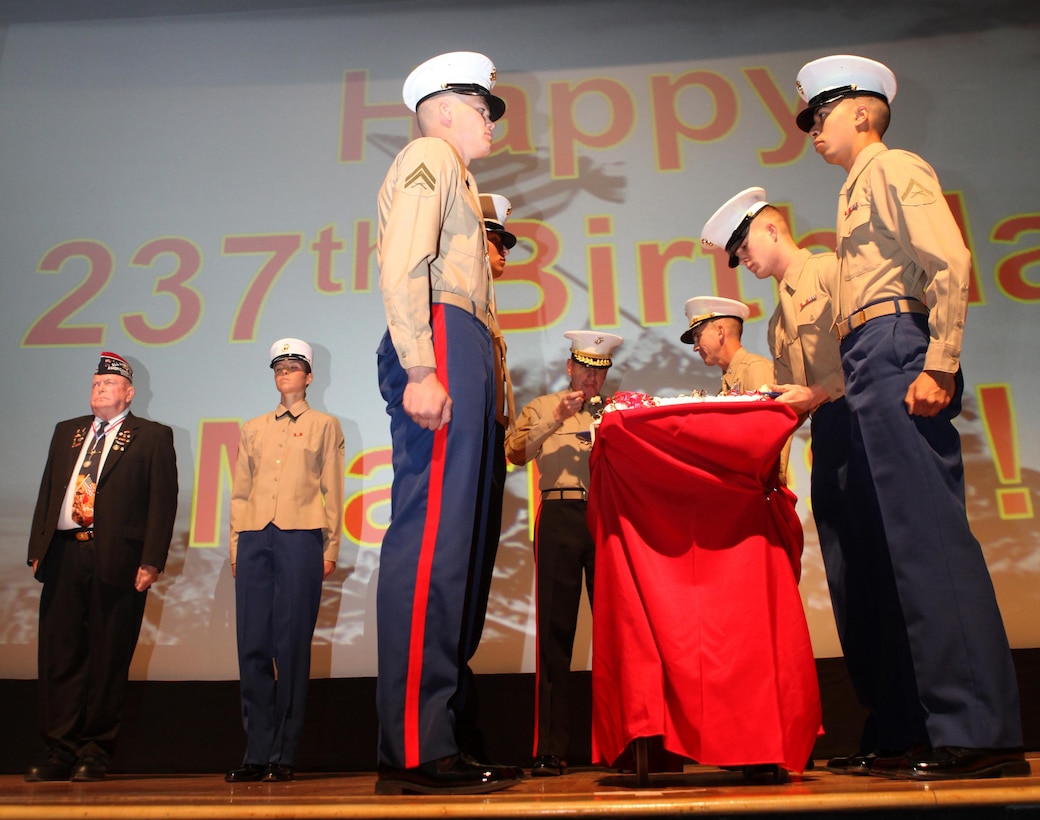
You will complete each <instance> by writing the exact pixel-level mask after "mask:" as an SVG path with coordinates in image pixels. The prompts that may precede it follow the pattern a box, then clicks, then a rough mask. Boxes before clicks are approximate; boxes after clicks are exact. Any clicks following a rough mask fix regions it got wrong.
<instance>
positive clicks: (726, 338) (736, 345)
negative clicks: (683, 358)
mask: <svg viewBox="0 0 1040 820" xmlns="http://www.w3.org/2000/svg"><path fill="white" fill-rule="evenodd" d="M685 310H686V318H687V319H688V320H689V322H690V326H689V327H688V328H687V329H686V331H685V332H684V333H683V335H682V336H681V337H680V338H681V340H682V341H683V342H684V343H685V344H688V345H693V349H694V351H695V352H697V353H699V354H700V356H701V359H703V360H704V363H705V364H706V365H708V366H709V367H718V368H720V369H721V370H722V389H721V390H720V391H719V395H723V394H725V393H729V392H730V391H731V390H738V391H742V392H751V391H753V390H758V388H760V387H762V386H763V385H770V384H772V383H773V382H774V381H775V379H774V378H773V363H772V362H771V361H770V360H769V359H766V358H764V357H762V356H759V355H758V354H757V353H751V352H749V351H748V350H746V349H745V348H744V346H743V345H742V344H741V342H740V336H741V333H742V332H743V329H744V320H745V319H746V318H747V317H748V316H749V315H750V314H751V311H750V310H749V309H748V306H747V305H745V304H743V303H742V302H738V301H736V300H735V299H726V298H725V297H722V296H694V297H693V298H691V299H687V300H686V305H685Z"/></svg>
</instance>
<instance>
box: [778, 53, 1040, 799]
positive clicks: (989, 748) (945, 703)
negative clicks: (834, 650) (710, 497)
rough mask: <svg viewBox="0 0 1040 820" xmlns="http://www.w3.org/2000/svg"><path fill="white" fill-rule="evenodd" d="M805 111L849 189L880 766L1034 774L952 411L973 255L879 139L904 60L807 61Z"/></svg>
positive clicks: (858, 577)
mask: <svg viewBox="0 0 1040 820" xmlns="http://www.w3.org/2000/svg"><path fill="white" fill-rule="evenodd" d="M798 88H799V93H800V94H801V96H802V98H803V99H804V100H805V101H806V102H807V107H806V108H805V109H804V110H803V111H802V112H801V113H800V114H799V115H798V117H797V121H798V125H799V126H800V127H801V128H802V130H804V131H806V132H807V133H809V135H810V137H811V139H812V141H813V147H814V148H815V150H816V152H817V153H818V154H819V155H820V156H822V157H823V158H824V159H825V160H826V161H827V162H829V163H831V164H833V165H838V166H840V167H842V168H844V169H845V171H846V173H847V175H848V176H847V177H846V180H845V183H844V184H843V185H842V188H841V191H840V193H839V197H838V213H837V255H838V261H839V275H838V293H837V299H836V304H837V308H838V314H839V315H838V316H837V317H836V318H837V320H838V321H837V325H836V328H837V332H838V335H839V337H840V339H841V357H842V366H843V369H844V371H845V392H846V398H847V401H848V406H849V414H850V422H851V425H850V430H851V437H852V440H851V445H850V457H849V482H850V489H851V490H852V491H854V492H857V493H858V494H859V501H860V502H861V507H862V508H863V509H864V510H866V511H867V514H869V515H870V516H871V517H872V519H873V520H874V521H875V522H876V523H877V530H876V533H877V534H878V537H875V538H874V539H873V550H871V551H870V553H869V554H867V555H863V556H860V557H859V565H858V566H857V567H852V566H850V567H849V572H848V573H847V575H846V578H845V579H844V582H845V583H844V589H843V590H842V592H843V593H844V594H845V595H846V597H847V599H848V601H849V604H850V606H853V605H854V606H856V608H857V609H856V611H855V612H852V611H851V610H850V613H849V614H850V617H855V618H858V619H861V620H862V621H863V622H865V623H867V624H868V625H869V627H870V630H871V631H872V633H873V643H872V644H870V645H868V646H864V647H860V648H858V649H857V648H855V647H849V648H847V649H846V653H847V654H852V652H853V651H860V652H862V653H863V655H864V657H862V658H860V659H859V662H861V663H862V664H863V665H864V666H865V667H868V668H869V667H873V668H875V669H876V671H877V703H875V704H872V705H869V706H870V708H872V709H873V710H874V715H875V717H876V724H877V737H876V742H877V745H876V747H875V748H874V749H865V750H861V751H865V752H869V751H877V752H878V753H879V754H880V755H881V756H879V757H878V758H876V759H874V760H873V761H872V762H870V763H869V766H870V772H871V773H872V774H879V775H883V776H887V777H897V778H905V779H912V780H929V779H951V778H964V777H994V776H1000V775H1021V774H1028V773H1029V763H1028V762H1027V761H1025V760H1024V759H1023V756H1022V752H1021V745H1022V730H1021V722H1020V717H1019V700H1018V688H1017V684H1016V680H1015V669H1014V666H1013V664H1012V660H1011V653H1010V650H1009V647H1008V642H1007V636H1006V634H1005V632H1004V626H1003V622H1002V621H1001V617H1000V610H999V608H998V607H997V601H996V596H995V594H994V591H993V585H992V582H991V581H990V577H989V573H988V570H987V567H986V561H985V558H984V556H983V554H982V549H981V547H980V546H979V543H978V541H977V540H976V539H975V536H974V535H973V534H972V532H971V529H970V527H969V524H968V519H967V515H966V511H965V494H964V470H963V464H962V461H961V450H960V437H959V435H958V433H957V430H956V428H955V427H954V426H953V423H952V420H953V418H954V417H955V416H956V415H957V414H958V413H959V411H960V399H961V393H962V391H963V387H964V382H963V378H962V376H961V372H960V352H961V337H962V333H963V329H964V319H965V315H966V311H967V301H968V276H969V271H970V265H971V258H970V254H969V252H968V250H967V248H966V247H965V245H964V240H963V238H962V236H961V234H960V231H959V229H958V227H957V224H956V222H955V221H954V218H953V215H952V213H951V212H950V209H949V206H948V205H947V203H946V201H945V198H944V197H943V192H942V188H941V186H940V185H939V181H938V179H937V178H936V175H935V172H934V171H933V170H932V168H931V167H930V166H929V165H928V164H927V163H926V162H925V161H924V160H923V159H921V158H920V157H919V156H917V155H915V154H912V153H910V152H908V151H899V150H889V149H888V148H887V147H886V146H885V145H884V143H883V142H882V141H881V140H882V137H883V135H884V133H885V131H886V129H887V127H888V123H889V118H890V114H891V112H890V109H889V103H890V102H891V101H892V99H893V98H894V97H895V93H896V79H895V75H894V74H893V73H892V72H891V71H890V70H889V69H888V68H887V67H886V66H884V65H882V64H881V63H878V62H875V61H873V60H868V59H865V58H863V57H855V56H849V55H838V56H831V57H824V58H822V59H819V60H814V61H812V62H810V63H808V64H806V65H805V66H803V67H802V69H801V71H800V72H799V73H798Z"/></svg>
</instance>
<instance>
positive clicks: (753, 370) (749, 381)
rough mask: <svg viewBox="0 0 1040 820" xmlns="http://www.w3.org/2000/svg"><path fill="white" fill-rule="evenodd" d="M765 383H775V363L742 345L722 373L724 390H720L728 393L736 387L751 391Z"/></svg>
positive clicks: (747, 391) (746, 391)
mask: <svg viewBox="0 0 1040 820" xmlns="http://www.w3.org/2000/svg"><path fill="white" fill-rule="evenodd" d="M763 384H773V363H772V362H771V361H770V360H769V359H767V358H765V357H764V356H759V355H758V354H757V353H750V352H749V351H748V350H747V349H745V348H743V347H742V348H740V350H738V351H737V355H736V356H734V357H733V361H731V362H730V363H729V368H728V369H727V370H726V372H725V373H723V374H722V390H721V391H719V392H720V394H721V393H728V392H729V391H730V390H733V389H734V388H740V390H742V391H744V392H745V393H749V392H751V391H753V390H758V388H760V387H761V386H762V385H763Z"/></svg>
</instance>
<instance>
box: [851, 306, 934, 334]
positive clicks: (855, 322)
mask: <svg viewBox="0 0 1040 820" xmlns="http://www.w3.org/2000/svg"><path fill="white" fill-rule="evenodd" d="M899 313H918V314H921V315H922V316H927V315H928V307H927V306H926V305H923V304H921V303H920V302H918V301H917V300H916V299H889V300H888V301H885V302H878V303H877V304H874V305H868V306H867V307H865V308H860V309H859V310H856V311H853V312H852V313H850V314H849V318H848V319H845V320H844V321H841V322H838V323H837V324H836V325H835V326H834V335H835V336H837V337H838V341H839V342H840V341H841V340H842V339H844V338H845V337H846V336H848V335H849V334H850V333H852V331H854V330H855V329H856V328H858V327H862V326H863V325H865V324H866V323H867V322H869V321H870V320H871V319H877V318H878V317H880V316H892V315H893V314H899Z"/></svg>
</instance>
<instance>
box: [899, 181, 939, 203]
mask: <svg viewBox="0 0 1040 820" xmlns="http://www.w3.org/2000/svg"><path fill="white" fill-rule="evenodd" d="M899 199H900V201H901V202H902V203H903V204H904V205H930V204H931V203H932V202H934V201H935V195H934V194H933V193H932V192H931V190H929V189H928V188H926V187H925V186H924V185H922V184H921V183H920V182H918V181H917V180H916V179H913V178H911V179H910V181H909V182H908V183H907V185H906V189H905V190H904V191H903V193H902V194H900V196H899Z"/></svg>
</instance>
